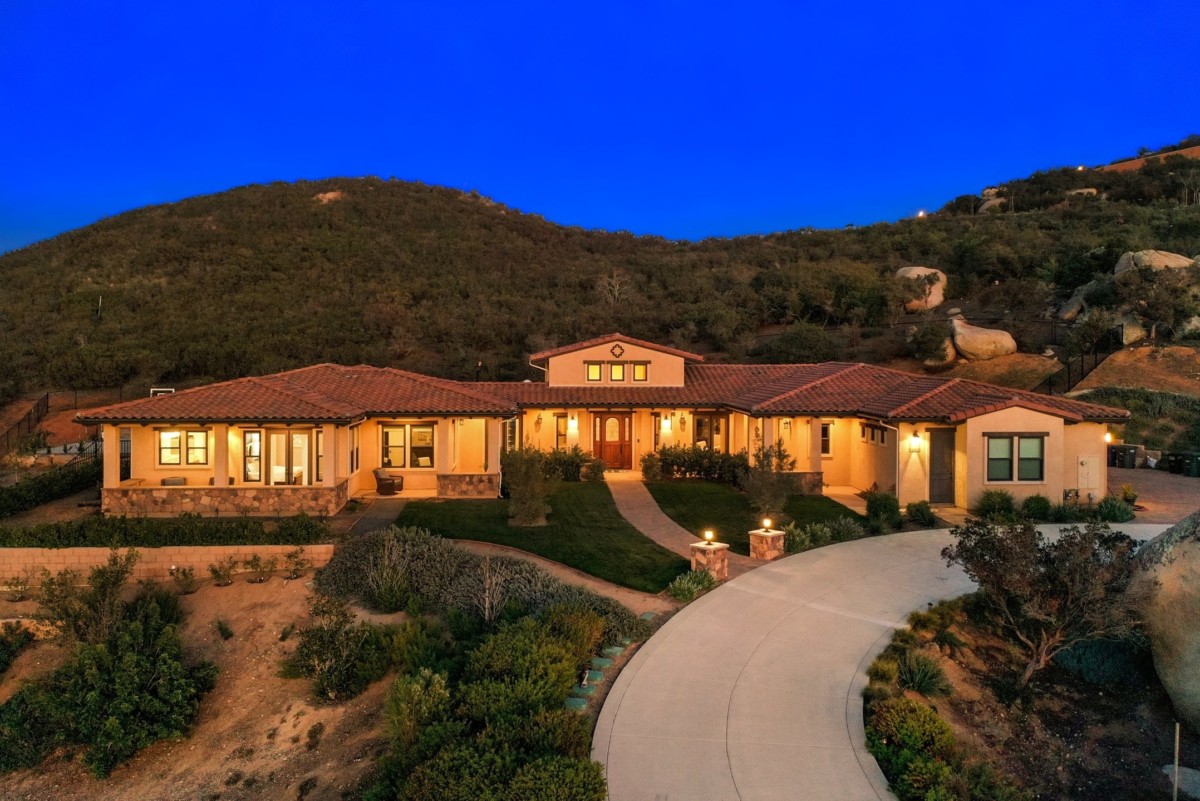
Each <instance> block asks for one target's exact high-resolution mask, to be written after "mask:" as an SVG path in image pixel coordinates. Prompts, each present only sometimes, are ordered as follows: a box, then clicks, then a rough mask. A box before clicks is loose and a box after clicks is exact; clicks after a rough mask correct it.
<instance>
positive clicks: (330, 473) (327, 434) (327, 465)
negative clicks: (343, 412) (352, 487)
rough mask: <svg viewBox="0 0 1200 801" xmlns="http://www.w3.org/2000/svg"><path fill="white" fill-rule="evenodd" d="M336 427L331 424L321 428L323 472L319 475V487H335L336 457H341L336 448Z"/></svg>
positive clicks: (338, 473) (339, 451) (338, 449)
mask: <svg viewBox="0 0 1200 801" xmlns="http://www.w3.org/2000/svg"><path fill="white" fill-rule="evenodd" d="M337 431H338V429H337V426H335V425H333V424H332V423H325V424H324V425H323V426H321V470H322V471H324V472H323V473H322V475H321V486H323V487H333V486H336V485H337V477H338V475H340V472H339V470H338V469H337V468H338V458H337V457H338V456H340V455H341V452H342V449H341V448H339V447H338V445H339V443H338V435H337Z"/></svg>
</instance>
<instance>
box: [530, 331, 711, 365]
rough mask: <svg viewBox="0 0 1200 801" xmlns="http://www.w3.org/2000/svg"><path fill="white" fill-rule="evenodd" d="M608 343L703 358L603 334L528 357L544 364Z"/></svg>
mask: <svg viewBox="0 0 1200 801" xmlns="http://www.w3.org/2000/svg"><path fill="white" fill-rule="evenodd" d="M609 342H624V343H626V344H628V345H637V346H638V347H640V348H646V349H648V350H656V351H658V352H659V353H666V354H669V355H671V356H678V357H680V358H681V359H687V360H688V361H693V362H702V361H704V357H703V356H701V355H699V354H697V353H689V352H687V351H686V350H678V349H677V348H670V347H667V346H666V345H659V344H658V343H656V342H647V341H646V340H644V339H635V338H633V337H627V336H625V335H624V334H605V335H604V336H602V337H596V338H595V339H588V340H585V341H583V342H575V343H573V344H570V345H563V346H561V347H558V348H551V349H550V350H544V351H541V352H540V353H535V354H533V355H532V356H530V357H529V361H531V362H544V361H546V360H547V359H549V358H551V357H552V356H561V355H563V354H564V353H573V352H575V351H577V350H584V349H585V348H594V347H596V346H597V345H607V344H608V343H609Z"/></svg>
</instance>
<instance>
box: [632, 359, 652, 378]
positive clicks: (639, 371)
mask: <svg viewBox="0 0 1200 801" xmlns="http://www.w3.org/2000/svg"><path fill="white" fill-rule="evenodd" d="M649 369H650V365H648V364H646V363H645V362H637V363H636V364H634V365H633V380H634V381H645V380H646V378H647V375H648V371H649Z"/></svg>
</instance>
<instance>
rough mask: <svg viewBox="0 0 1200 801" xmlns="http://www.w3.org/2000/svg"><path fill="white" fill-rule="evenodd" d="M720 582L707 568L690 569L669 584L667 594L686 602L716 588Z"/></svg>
mask: <svg viewBox="0 0 1200 801" xmlns="http://www.w3.org/2000/svg"><path fill="white" fill-rule="evenodd" d="M719 584H720V582H718V581H717V580H716V578H714V577H713V574H712V573H710V572H708V571H707V570H689V571H688V572H687V573H680V574H679V575H678V576H676V577H675V579H674V580H673V581H672V582H671V583H670V584H668V585H667V595H670V596H671V597H672V598H674V599H675V600H676V601H683V602H685V603H686V602H688V601H692V600H695V599H696V597H697V596H700V595H703V594H704V593H706V592H708V591H709V590H711V589H715V588H716V587H717V586H718V585H719Z"/></svg>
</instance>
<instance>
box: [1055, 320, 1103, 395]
mask: <svg viewBox="0 0 1200 801" xmlns="http://www.w3.org/2000/svg"><path fill="white" fill-rule="evenodd" d="M1122 347H1123V343H1122V331H1121V327H1120V326H1117V327H1116V328H1113V329H1111V330H1110V331H1109V332H1108V333H1107V334H1106V335H1105V336H1104V337H1102V338H1101V339H1100V341H1099V342H1097V343H1096V344H1095V345H1093V346H1092V347H1091V349H1090V350H1088V351H1086V352H1085V353H1081V354H1079V355H1078V356H1073V357H1071V358H1069V359H1067V361H1066V362H1065V363H1064V365H1063V369H1062V370H1059V371H1058V372H1057V373H1054V374H1052V375H1048V376H1046V379H1045V380H1044V381H1042V383H1040V384H1038V385H1037V386H1036V387H1034V388H1033V391H1034V392H1041V393H1042V394H1043V395H1065V394H1066V393H1068V392H1070V391H1071V390H1072V389H1074V388H1075V386H1076V385H1077V384H1078V383H1079V382H1080V381H1082V380H1083V379H1085V378H1087V376H1088V374H1089V373H1091V372H1092V371H1093V370H1095V369H1096V368H1097V367H1099V366H1100V363H1101V362H1103V361H1104V360H1105V359H1107V358H1108V357H1109V356H1111V355H1112V354H1113V353H1116V352H1117V351H1118V350H1120V349H1121V348H1122Z"/></svg>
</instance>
